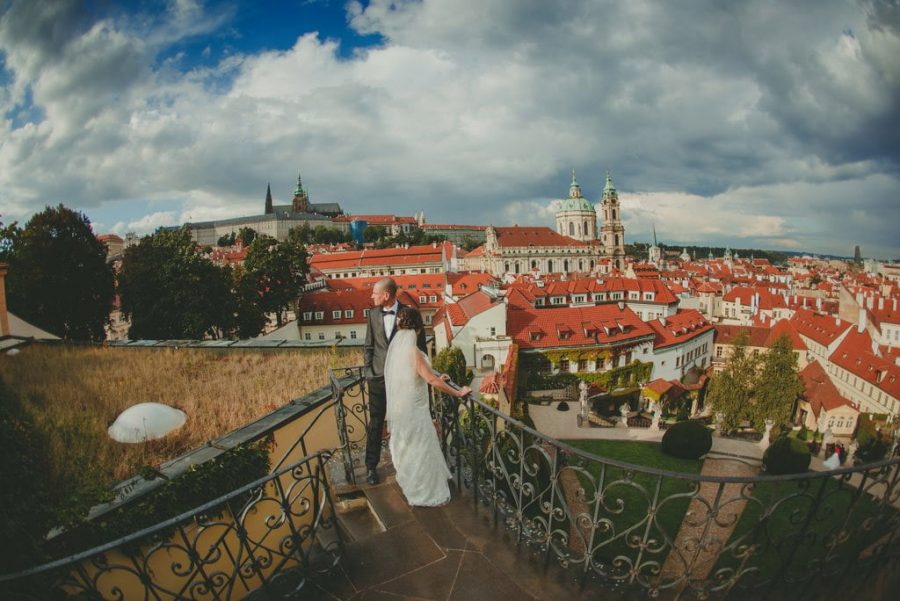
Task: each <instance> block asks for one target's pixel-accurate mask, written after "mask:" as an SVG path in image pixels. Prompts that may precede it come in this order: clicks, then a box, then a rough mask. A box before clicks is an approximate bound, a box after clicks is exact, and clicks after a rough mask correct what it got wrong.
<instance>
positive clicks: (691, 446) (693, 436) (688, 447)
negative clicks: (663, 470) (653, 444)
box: [662, 421, 712, 459]
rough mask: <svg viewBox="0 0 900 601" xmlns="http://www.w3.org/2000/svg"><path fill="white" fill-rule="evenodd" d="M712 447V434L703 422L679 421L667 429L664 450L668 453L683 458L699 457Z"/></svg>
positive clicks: (664, 436) (664, 437)
mask: <svg viewBox="0 0 900 601" xmlns="http://www.w3.org/2000/svg"><path fill="white" fill-rule="evenodd" d="M711 448H712V434H710V432H709V429H707V428H706V426H704V425H703V424H700V423H697V422H693V421H685V422H678V423H677V424H675V425H673V426H672V427H671V428H669V429H668V430H666V433H665V434H664V435H663V439H662V450H663V453H665V454H666V455H671V456H672V457H681V458H682V459H699V458H700V457H701V456H703V455H706V454H707V453H708V452H709V450H710V449H711Z"/></svg>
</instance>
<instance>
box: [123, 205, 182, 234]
mask: <svg viewBox="0 0 900 601" xmlns="http://www.w3.org/2000/svg"><path fill="white" fill-rule="evenodd" d="M164 225H178V222H177V221H176V214H175V213H174V212H172V211H157V212H156V213H151V214H149V215H144V216H143V217H141V218H140V219H137V220H135V221H132V222H131V223H129V224H128V231H129V232H136V233H138V234H149V233H150V232H153V231H154V230H156V228H158V227H160V226H164Z"/></svg>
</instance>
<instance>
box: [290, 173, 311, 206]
mask: <svg viewBox="0 0 900 601" xmlns="http://www.w3.org/2000/svg"><path fill="white" fill-rule="evenodd" d="M291 210H292V211H293V212H294V213H309V194H308V193H307V192H306V191H305V190H304V189H303V179H302V178H301V177H300V174H299V173H298V174H297V188H296V189H294V200H293V201H292V202H291Z"/></svg>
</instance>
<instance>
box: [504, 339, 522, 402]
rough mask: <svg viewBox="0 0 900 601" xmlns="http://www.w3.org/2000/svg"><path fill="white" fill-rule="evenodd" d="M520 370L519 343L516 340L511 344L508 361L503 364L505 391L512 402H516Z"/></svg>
mask: <svg viewBox="0 0 900 601" xmlns="http://www.w3.org/2000/svg"><path fill="white" fill-rule="evenodd" d="M518 372H519V345H517V344H516V343H515V342H513V343H512V344H510V345H509V350H508V351H507V355H506V363H504V364H503V373H502V376H501V380H502V381H503V392H505V393H506V398H507V400H509V402H510V403H515V402H516V380H517V377H518Z"/></svg>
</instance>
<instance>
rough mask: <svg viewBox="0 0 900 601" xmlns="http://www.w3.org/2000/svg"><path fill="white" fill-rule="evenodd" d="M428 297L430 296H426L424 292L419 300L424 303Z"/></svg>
mask: <svg viewBox="0 0 900 601" xmlns="http://www.w3.org/2000/svg"><path fill="white" fill-rule="evenodd" d="M427 298H428V297H426V296H425V295H424V294H422V295H420V296H419V302H420V303H424V302H425V300H426V299H427Z"/></svg>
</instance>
